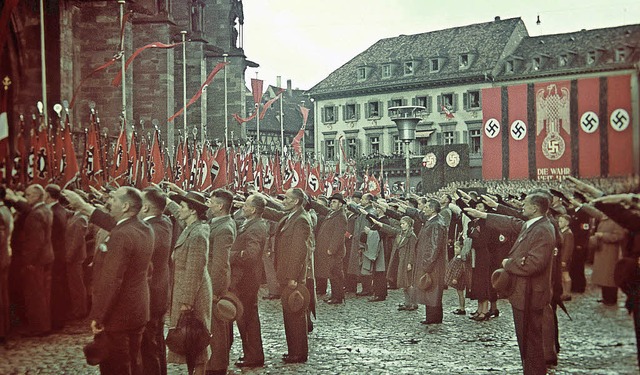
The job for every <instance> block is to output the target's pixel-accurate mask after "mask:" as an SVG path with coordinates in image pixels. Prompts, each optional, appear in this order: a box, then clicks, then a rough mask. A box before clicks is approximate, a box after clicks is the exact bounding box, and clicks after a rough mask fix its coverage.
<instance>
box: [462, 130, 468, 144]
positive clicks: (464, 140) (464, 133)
mask: <svg viewBox="0 0 640 375" xmlns="http://www.w3.org/2000/svg"><path fill="white" fill-rule="evenodd" d="M462 143H467V144H468V143H469V132H468V131H466V130H463V131H462Z"/></svg>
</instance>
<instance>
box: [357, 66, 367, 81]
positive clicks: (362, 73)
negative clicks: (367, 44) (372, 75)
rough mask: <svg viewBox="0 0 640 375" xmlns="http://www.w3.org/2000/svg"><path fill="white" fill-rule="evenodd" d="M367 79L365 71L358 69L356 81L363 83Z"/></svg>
mask: <svg viewBox="0 0 640 375" xmlns="http://www.w3.org/2000/svg"><path fill="white" fill-rule="evenodd" d="M365 79H367V70H366V69H365V68H364V67H363V68H358V81H364V80H365Z"/></svg>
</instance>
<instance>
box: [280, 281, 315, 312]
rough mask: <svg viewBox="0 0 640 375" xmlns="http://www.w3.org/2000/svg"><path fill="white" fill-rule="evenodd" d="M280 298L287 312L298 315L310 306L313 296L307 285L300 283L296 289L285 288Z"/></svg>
mask: <svg viewBox="0 0 640 375" xmlns="http://www.w3.org/2000/svg"><path fill="white" fill-rule="evenodd" d="M280 298H281V301H282V308H283V309H284V310H285V311H287V312H290V313H296V312H299V311H301V310H303V309H306V308H307V307H308V306H309V301H310V300H311V295H310V294H309V290H308V289H307V286H306V285H304V284H301V283H298V285H297V286H296V287H295V288H290V287H285V288H284V290H283V291H282V296H281V297H280Z"/></svg>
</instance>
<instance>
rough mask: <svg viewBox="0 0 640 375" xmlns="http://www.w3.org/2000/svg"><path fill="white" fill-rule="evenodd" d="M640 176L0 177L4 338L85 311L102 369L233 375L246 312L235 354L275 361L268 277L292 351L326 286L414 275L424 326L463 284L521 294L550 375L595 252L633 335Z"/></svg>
mask: <svg viewBox="0 0 640 375" xmlns="http://www.w3.org/2000/svg"><path fill="white" fill-rule="evenodd" d="M638 186H639V184H638V181H637V178H635V179H634V178H630V179H624V180H622V179H621V180H604V179H602V180H600V179H599V180H592V181H586V180H578V179H575V178H573V177H567V178H566V180H564V181H563V182H562V183H553V184H551V183H547V182H545V183H537V182H534V181H526V182H507V181H500V182H486V183H481V182H472V183H465V184H460V183H456V184H452V185H450V186H448V187H446V188H445V189H443V190H441V191H439V192H436V193H432V194H427V195H425V196H412V195H410V196H408V197H376V196H374V195H372V194H370V193H361V192H355V193H354V194H352V195H351V196H349V197H345V196H343V195H342V194H341V193H335V194H333V195H332V196H330V197H323V196H320V197H317V198H310V197H309V196H308V195H307V194H305V192H304V191H303V190H301V189H298V188H293V189H289V190H288V191H286V193H285V194H283V195H279V196H276V197H272V196H268V195H265V194H263V193H260V192H258V191H256V190H255V188H253V187H252V186H248V187H247V189H246V191H237V192H230V191H227V190H224V189H218V190H215V191H213V192H211V193H209V194H205V193H202V192H197V191H184V190H182V189H181V188H180V187H178V186H177V185H175V184H173V183H170V182H166V183H163V184H160V185H159V186H158V185H154V186H152V187H149V188H146V189H144V190H142V191H139V190H137V189H135V188H132V187H104V188H102V189H101V190H98V189H92V191H91V192H83V191H80V190H62V189H61V188H60V187H59V186H57V185H54V184H51V185H47V186H46V187H42V186H41V185H38V184H34V185H30V186H28V187H27V188H26V189H25V190H24V192H14V191H12V190H11V189H5V188H0V278H1V281H2V282H1V283H0V289H1V290H0V339H1V340H3V341H4V340H6V339H7V338H8V337H11V335H10V334H13V332H15V333H17V334H19V335H21V336H44V335H48V334H50V333H52V332H56V331H59V330H60V329H62V328H63V327H64V325H65V324H66V323H67V322H70V321H74V320H81V319H88V320H89V322H90V323H89V324H90V330H91V332H92V333H93V334H94V342H95V343H98V342H99V341H100V340H103V341H104V343H105V344H104V347H105V348H104V349H105V351H104V354H102V355H101V356H99V358H97V359H96V358H92V360H95V361H94V362H95V363H97V364H99V366H100V371H101V373H102V374H118V375H120V374H137V373H145V374H147V373H148V374H166V368H167V362H169V363H183V364H186V365H187V370H188V373H189V374H208V375H213V374H226V373H227V369H228V367H229V365H230V363H231V362H232V361H231V360H230V358H229V354H230V350H231V345H232V339H233V326H234V322H235V325H236V326H237V329H238V331H239V334H240V337H241V341H242V350H243V354H244V355H243V356H242V357H241V358H239V359H238V360H237V361H235V362H234V364H235V366H238V367H261V366H263V365H264V363H265V356H264V350H263V345H262V334H261V329H260V316H259V310H258V305H259V304H258V295H259V289H260V286H261V285H262V284H265V283H266V286H267V289H268V291H269V294H268V295H267V296H265V297H263V298H265V299H280V300H281V303H282V311H283V322H284V331H285V336H286V341H287V348H288V352H287V353H285V354H284V355H283V356H282V360H283V361H284V362H285V363H303V362H306V361H307V359H308V352H309V350H308V333H309V332H311V331H312V330H313V324H314V323H313V318H312V315H315V313H316V306H317V304H318V303H321V302H318V301H319V300H320V298H321V297H323V296H324V298H323V300H324V303H327V304H332V305H340V304H343V303H345V301H346V298H345V296H347V295H349V294H354V295H355V296H356V297H365V296H366V297H369V299H368V301H370V302H373V303H375V302H379V301H384V300H385V299H386V298H387V293H388V290H389V289H402V291H403V294H404V302H403V303H402V304H400V305H399V306H398V308H397V309H398V311H413V310H416V309H418V308H419V305H423V306H425V308H424V320H421V322H420V323H422V324H425V325H432V324H440V323H442V321H443V319H445V316H446V315H445V309H444V307H443V303H442V297H443V293H444V290H445V289H447V288H450V289H453V290H455V291H456V293H457V295H458V306H451V307H450V309H451V310H450V312H447V314H449V313H450V314H454V315H458V316H463V315H468V316H469V317H470V318H471V319H472V320H474V321H476V322H478V324H481V323H480V322H483V321H486V320H489V319H495V318H497V317H499V316H500V313H501V312H500V311H499V310H498V308H497V304H496V302H497V300H498V299H499V298H507V299H509V301H510V303H511V306H512V311H513V317H514V323H515V332H516V337H517V339H518V345H519V348H520V355H521V359H522V364H523V370H524V373H525V374H544V373H546V370H547V368H548V367H549V366H554V365H556V364H557V361H558V352H559V350H560V341H561V340H560V339H559V337H560V333H559V332H558V325H557V316H556V314H557V311H556V310H557V308H558V307H560V308H562V309H564V308H565V303H566V304H568V303H570V301H571V299H572V294H575V293H583V292H585V289H586V286H587V281H586V277H585V263H588V262H592V264H593V266H592V268H593V275H592V278H591V282H592V283H593V284H594V285H597V286H599V287H600V288H601V289H602V300H601V302H602V303H603V304H605V305H616V304H617V298H618V290H619V288H622V290H623V292H624V293H625V294H626V295H627V297H628V298H627V302H626V306H627V308H628V309H629V312H630V313H633V317H634V322H635V327H636V337H638V329H639V328H640V320H639V319H640V298H638V297H639V296H638V294H639V289H640V268H639V267H640V265H639V263H638V258H639V256H640V236H636V233H638V231H639V230H640V224H638V223H640V220H638V219H640V202H639V201H640V199H639V198H640V195H638V194H637V193H638ZM469 299H471V300H474V301H477V307H475V312H471V311H469V309H468V308H467V306H466V302H467V300H469ZM456 319H457V318H456ZM188 320H189V321H197V322H199V323H200V324H201V325H202V326H203V327H205V331H206V336H205V339H206V341H205V344H204V345H200V346H196V345H195V344H193V342H195V341H197V340H191V341H193V342H191V343H190V344H192V345H187V344H189V343H185V342H184V341H185V340H184V337H183V340H182V342H178V344H176V340H175V337H176V336H174V337H172V338H171V339H170V338H169V337H167V340H166V342H165V335H164V327H165V325H168V326H169V327H171V328H172V330H173V329H175V331H174V332H178V331H177V327H182V326H185V325H186V324H187V323H185V322H187V321H188ZM187 328H188V329H194V330H195V328H193V327H191V326H189V327H187ZM170 332H171V331H170ZM187 337H189V336H187ZM187 341H188V339H187ZM639 343H640V342H639ZM85 349H86V348H85ZM167 352H168V354H167ZM85 354H86V355H87V359H88V360H89V354H87V351H86V350H85ZM639 363H640V355H639Z"/></svg>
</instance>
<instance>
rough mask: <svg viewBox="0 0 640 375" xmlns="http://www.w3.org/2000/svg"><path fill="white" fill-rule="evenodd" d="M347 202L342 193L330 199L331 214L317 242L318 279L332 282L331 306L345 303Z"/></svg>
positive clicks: (324, 222)
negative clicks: (343, 264) (344, 264)
mask: <svg viewBox="0 0 640 375" xmlns="http://www.w3.org/2000/svg"><path fill="white" fill-rule="evenodd" d="M345 203H346V202H345V200H344V198H343V196H342V194H340V193H335V194H333V196H331V198H330V204H329V208H330V210H331V211H330V212H329V214H328V215H327V217H326V218H325V220H324V221H323V222H322V224H321V225H320V228H319V230H318V236H317V242H316V252H315V254H316V269H315V271H316V277H318V278H325V279H329V280H330V281H331V298H330V299H328V300H327V303H329V304H332V305H333V304H340V303H342V302H344V273H343V269H342V260H343V258H344V256H345V254H346V248H345V233H346V229H347V214H346V213H345V211H344V205H345Z"/></svg>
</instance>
